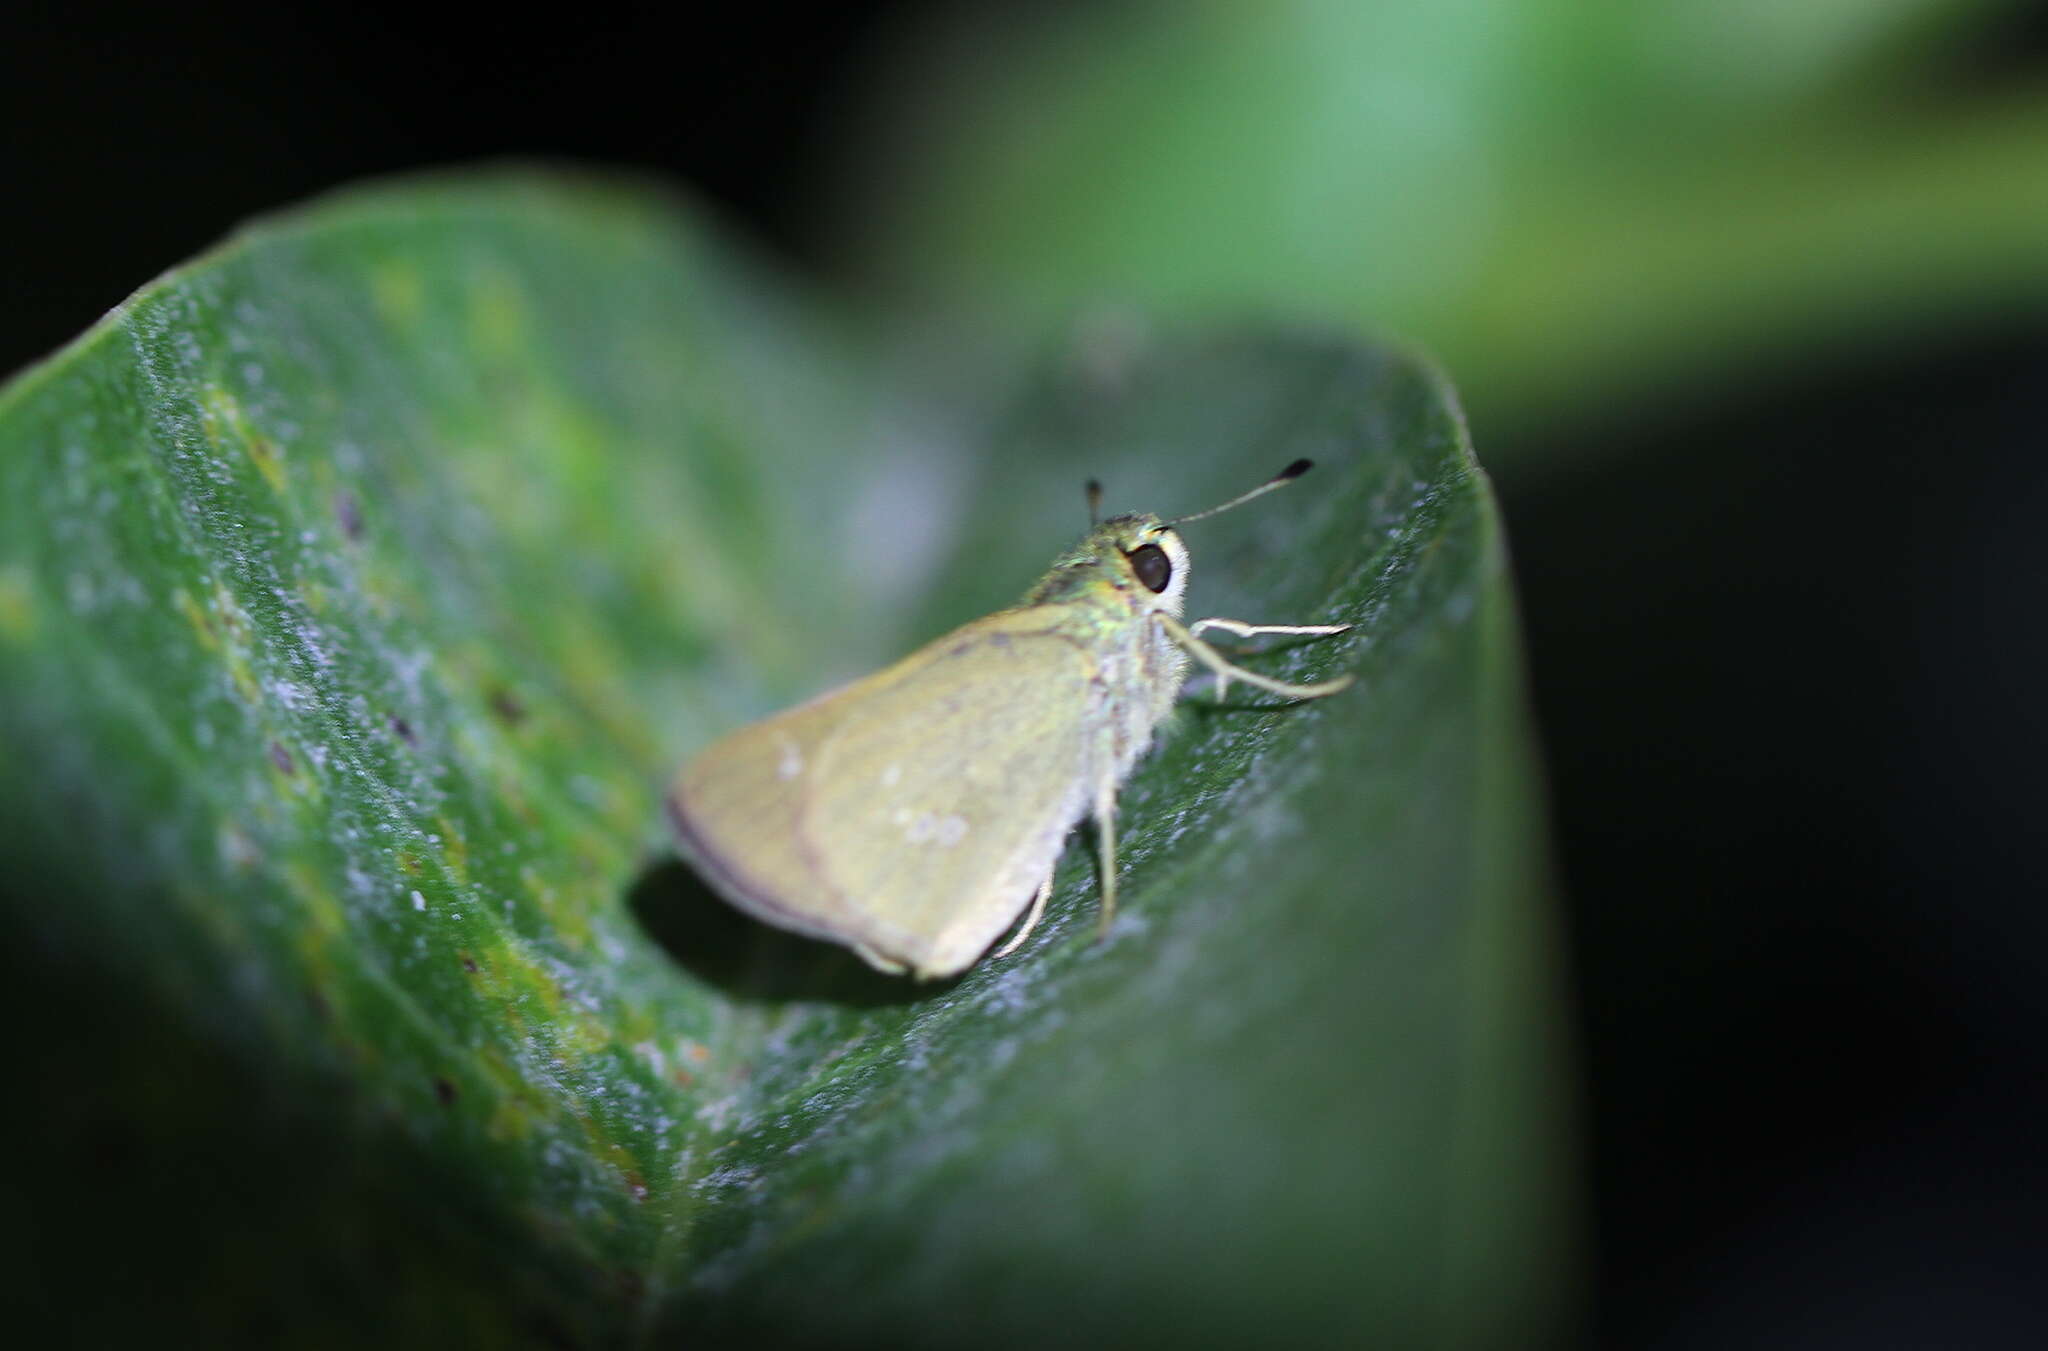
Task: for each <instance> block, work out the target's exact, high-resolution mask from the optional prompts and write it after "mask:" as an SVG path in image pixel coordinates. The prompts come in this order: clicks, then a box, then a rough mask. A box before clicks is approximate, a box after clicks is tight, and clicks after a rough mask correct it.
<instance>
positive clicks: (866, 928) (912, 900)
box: [670, 611, 1105, 977]
mask: <svg viewBox="0 0 2048 1351" xmlns="http://www.w3.org/2000/svg"><path fill="white" fill-rule="evenodd" d="M1104 698H1105V694H1104V690H1103V687H1102V686H1101V684H1100V683H1099V681H1098V679H1097V672H1096V670H1095V664H1094V662H1093V660H1092V659H1091V658H1090V657H1089V655H1088V653H1087V652H1086V651H1085V650H1084V649H1083V648H1082V647H1081V646H1080V645H1079V644H1077V643H1074V642H1072V641H1070V640H1069V639H1067V638H1065V637H1063V636H1061V635H1060V634H1058V633H1056V632H1053V631H1051V630H1050V629H1048V627H1047V619H1046V616H1045V615H1044V614H1043V613H1042V612H1040V613H1033V612H1030V611H1016V612H1006V613H1003V614H997V615H991V616H990V617H988V618H987V619H983V620H979V621H977V622H975V623H973V624H969V625H967V626H966V627H965V628H962V629H959V630H957V631H955V632H954V633H952V634H949V635H947V636H946V637H944V638H941V639H939V640H938V641H937V642H935V643H932V644H931V645H930V646H928V647H925V648H923V649H922V650H920V651H918V652H916V653H913V654H912V655H911V656H909V657H906V658H905V659H904V660H903V661H901V662H898V663H897V664H896V665H894V666H892V667H889V668H888V669H886V670H884V671H881V672H878V673H877V674H875V675H873V676H870V677H868V678H867V679H865V680H862V681H859V682H856V683H855V684H853V685H849V686H847V687H846V688H844V689H842V690H839V691H837V692H836V693H833V694H829V695H826V696H824V697H822V698H820V699H817V700H814V701H812V702H811V703H808V704H805V705H802V706H800V707H798V708H794V709H791V710H790V711H788V712H787V713H783V714H779V715H777V716H775V717H772V718H769V719H767V720H765V721H763V722H760V723H756V724H754V725H752V726H750V727H746V728H742V729H741V730H740V731H738V732H736V733H733V734H732V735H731V736H728V737H726V738H725V739H723V740H721V741H719V742H716V743H714V744H713V745H712V746H711V747H709V748H708V749H707V750H705V751H704V752H703V753H702V754H701V755H699V756H698V757H697V758H696V759H694V760H692V761H691V762H690V764H689V765H687V766H686V767H685V768H684V770H683V773H682V776H681V778H680V779H679V780H678V782H677V785H676V788H675V791H674V792H673V793H672V794H671V797H670V807H671V812H672V814H673V815H674V817H675V819H676V824H677V827H678V830H679V832H680V833H681V835H682V837H683V841H684V844H685V846H686V847H687V848H688V849H689V851H690V853H691V854H692V855H694V856H695V857H696V859H697V860H698V862H699V864H700V866H702V867H703V869H704V870H705V872H706V873H707V875H708V877H709V879H710V880H711V881H713V882H714V883H715V884H716V885H718V887H719V889H720V890H721V891H722V892H724V893H725V894H726V895H727V896H728V897H729V898H730V899H731V900H732V901H733V902H734V903H735V904H737V905H738V906H739V907H740V908H741V909H744V910H746V911H748V912H749V913H751V914H753V915H755V916H757V917H758V918H760V919H763V920H766V921H768V922H769V923H772V924H777V925H780V926H781V927H783V928H787V929H793V930H795V931H797V932H799V933H806V934H810V935H812V936H814V937H819V938H826V939H830V940H832V941H835V942H840V943H845V944H848V945H850V946H853V947H855V948H857V949H860V950H861V951H862V954H863V955H864V956H867V957H868V959H869V960H870V961H874V962H876V964H877V965H882V966H884V967H885V968H889V967H900V968H907V969H909V970H911V971H914V972H916V973H917V974H918V975H920V976H924V977H934V976H944V975H951V974H953V973H954V972H957V971H960V970H963V969H965V968H966V967H967V966H968V965H969V964H970V963H971V962H973V961H974V960H975V959H976V958H977V957H979V956H980V955H981V953H982V952H983V951H985V950H986V949H987V948H988V946H989V945H990V944H991V943H993V942H994V941H995V939H996V938H997V937H999V936H1000V935H1001V934H1002V932H1003V930H1004V929H1006V928H1008V927H1009V925H1010V924H1011V923H1012V922H1013V921H1014V920H1015V919H1016V917H1017V915H1018V914H1019V913H1020V912H1021V911H1022V910H1023V908H1024V906H1025V905H1026V903H1028V902H1029V900H1030V898H1031V894H1032V892H1033V891H1034V890H1035V889H1036V887H1037V886H1038V884H1039V883H1040V882H1041V881H1042V880H1043V879H1044V877H1045V875H1046V874H1047V873H1048V872H1049V871H1050V870H1051V868H1052V865H1053V863H1054V861H1055V860H1057V858H1058V857H1059V853H1060V850H1061V848H1062V846H1063V843H1064V841H1065V837H1066V834H1067V831H1068V830H1069V829H1071V828H1072V826H1073V824H1074V823H1075V821H1077V820H1078V819H1079V818H1080V816H1081V815H1082V814H1083V812H1084V811H1085V810H1086V806H1087V804H1088V802H1089V801H1090V800H1091V798H1090V795H1091V792H1092V789H1093V778H1092V774H1093V772H1094V770H1095V768H1096V761H1097V759H1098V758H1099V757H1098V755H1097V753H1096V748H1095V746H1094V745H1093V744H1092V738H1091V735H1090V730H1089V729H1090V728H1094V727H1100V726H1101V725H1102V720H1101V718H1100V717H1099V716H1096V715H1098V714H1099V712H1100V709H1101V705H1102V703H1103V700H1104Z"/></svg>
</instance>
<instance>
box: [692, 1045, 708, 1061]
mask: <svg viewBox="0 0 2048 1351" xmlns="http://www.w3.org/2000/svg"><path fill="white" fill-rule="evenodd" d="M690 1059H692V1060H694V1061H696V1062H697V1063H698V1064H700V1065H701V1064H703V1063H704V1062H705V1061H707V1060H709V1059H711V1048H710V1047H709V1046H706V1045H705V1044H704V1043H703V1042H701V1041H693V1042H691V1043H690Z"/></svg>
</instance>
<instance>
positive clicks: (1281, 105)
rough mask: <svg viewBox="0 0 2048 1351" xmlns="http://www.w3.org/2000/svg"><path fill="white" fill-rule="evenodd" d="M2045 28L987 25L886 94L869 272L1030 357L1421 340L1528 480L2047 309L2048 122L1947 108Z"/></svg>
mask: <svg viewBox="0 0 2048 1351" xmlns="http://www.w3.org/2000/svg"><path fill="white" fill-rule="evenodd" d="M2011 12H2012V11H2011V10H2010V9H2009V8H2008V7H2005V6H1996V5H1988V4H1985V3H1978V2H1975V0H1966V2H1963V3H1958V2H1956V0H1869V2H1867V3H1801V4H1774V3H1762V2H1761V0H1755V2H1745V3H1736V4H1714V5H1686V4H1657V5H1645V4H1636V3H1627V2H1626V0H1614V2H1611V3H1593V4H1586V3H1575V2H1572V0H1466V2H1465V3H1446V4H1432V5H1377V4H1371V5H1368V4H1348V3H1334V2H1333V3H1296V4H1286V5H1251V4H1236V3H1225V2H1223V0H1215V2H1212V3H1196V4H1175V5H1161V4H1137V3H1129V4H1121V5H1089V6H1073V7H1065V8H1060V9H1055V10H1051V11H1042V10H1041V11H1032V14H1031V17H1029V18H1025V17H1021V16H1020V15H1019V14H1017V13H1016V12H1014V11H1010V12H1005V14H1004V16H1003V17H1002V18H997V17H996V15H995V13H994V11H992V10H987V9H978V10H972V11H969V13H970V14H971V16H972V17H970V18H966V19H956V20H955V21H954V22H952V23H950V24H947V25H943V26H941V25H933V26H932V28H931V29H930V30H928V31H925V32H923V33H920V34H918V35H917V37H916V40H914V41H906V42H903V43H901V44H900V47H899V50H900V51H901V53H902V55H901V57H900V59H899V60H897V61H896V62H894V63H885V64H884V65H883V66H882V67H881V68H880V72H881V73H880V74H879V75H878V77H877V79H876V81H875V91H876V93H875V97H873V98H872V99H871V100H870V103H869V107H870V108H871V110H872V111H871V113H870V115H869V116H868V118H867V121H866V123H865V125H866V126H867V128H868V130H867V134H866V136H865V138H864V141H863V143H862V144H861V146H860V147H859V148H858V149H857V150H856V152H855V153H852V154H849V155H848V156H847V157H846V158H845V160H844V163H845V164H846V165H848V166H849V169H848V171H847V172H846V173H845V174H844V175H843V178H842V192H843V200H844V201H845V202H846V204H847V215H848V216H849V217H850V218H851V219H852V220H853V221H855V222H856V225H855V228H853V229H851V230H845V231H842V232H840V233H839V235H838V236H837V238H838V240H839V242H840V243H841V244H842V245H844V246H845V247H846V248H848V249H849V250H850V254H849V256H848V258H847V262H848V263H849V264H850V265H851V266H852V267H853V268H854V269H855V270H856V271H857V273H858V275H860V276H862V277H864V278H866V279H867V281H868V282H869V283H870V284H872V285H874V286H876V287H877V288H879V289H880V291H881V292H882V293H883V294H886V295H888V296H889V297H890V298H891V299H892V300H897V301H900V300H903V299H904V298H906V297H908V298H910V299H911V300H912V301H913V306H914V308H922V309H924V310H925V311H926V312H931V311H932V310H934V309H935V310H937V311H938V312H940V313H946V314H950V315H954V316H958V315H961V314H967V315H978V316H981V317H984V318H988V317H998V318H999V320H1000V322H1001V323H1002V324H1004V325H1009V326H1013V327H1014V328H1016V329H1019V330H1021V331H1023V332H1027V333H1028V332H1031V331H1035V330H1037V329H1038V328H1040V327H1041V326H1042V325H1044V324H1046V323H1056V322H1060V321H1062V320H1063V319H1064V318H1065V317H1067V316H1070V315H1072V314H1073V313H1074V312H1075V311H1076V309H1077V308H1078V307H1083V306H1099V305H1101V304H1103V303H1104V302H1110V303H1115V302H1127V303H1129V304H1131V305H1132V306H1134V307H1135V308H1137V309H1138V310H1140V311H1141V312H1146V313H1154V314H1174V315H1178V314H1185V313H1190V312H1192V313H1195V314H1204V313H1231V312H1241V311H1243V310H1244V309H1246V308H1252V309H1255V310H1259V311H1264V312H1275V313H1283V314H1288V315H1292V316H1306V317H1322V318H1326V319H1329V320H1334V321H1339V322H1342V323H1345V324H1347V325H1350V326H1354V327H1356V326H1365V327H1367V328H1369V329H1372V330H1385V331H1390V332H1395V333H1399V334H1401V335H1403V336H1404V337H1408V338H1412V339H1416V340H1419V341H1420V342H1422V343H1423V344H1424V345H1425V346H1426V347H1428V348H1429V349H1430V350H1432V351H1433V352H1435V353H1436V354H1437V355H1438V356H1439V357H1440V358H1441V359H1442V360H1443V361H1444V363H1445V365H1446V366H1447V367H1448V369H1450V370H1451V371H1453V372H1455V373H1456V375H1457V378H1458V381H1459V386H1460V389H1461V390H1462V391H1463V392H1464V395H1465V398H1466V401H1467V404H1468V407H1469V409H1470V411H1471V413H1472V416H1473V420H1474V426H1475V428H1477V429H1479V431H1480V434H1481V444H1482V445H1487V446H1490V447H1491V449H1492V452H1493V454H1492V455H1491V457H1490V462H1491V463H1493V464H1494V465H1495V466H1496V467H1497V468H1503V467H1504V468H1506V469H1507V470H1508V472H1510V473H1513V472H1515V470H1516V469H1517V468H1519V467H1520V466H1518V465H1515V464H1513V463H1512V461H1513V460H1514V458H1515V455H1516V453H1517V451H1518V449H1519V448H1520V447H1521V446H1522V445H1525V444H1528V443H1529V442H1530V441H1531V439H1532V438H1531V436H1530V433H1531V432H1535V433H1536V434H1537V436H1538V437H1540V439H1542V440H1543V441H1545V442H1546V443H1549V444H1561V443H1563V441H1564V439H1565V438H1566V437H1568V436H1569V435H1570V433H1571V432H1572V431H1573V430H1574V429H1575V428H1577V427H1579V426H1580V425H1583V424H1584V423H1585V422H1586V421H1587V420H1588V419H1592V418H1599V419H1610V418H1611V417H1612V416H1613V414H1614V413H1615V411H1616V409H1617V406H1618V405H1627V404H1630V403H1633V402H1636V401H1645V400H1659V399H1664V398H1668V397H1672V396H1674V395H1683V394H1684V392H1685V391H1689V390H1690V391H1700V390H1703V389H1708V388H1711V387H1713V386H1715V385H1717V384H1721V383H1724V382H1726V381H1727V380H1729V379H1731V378H1736V377H1740V376H1743V375H1745V374H1755V373H1759V372H1763V371H1769V370H1773V369H1776V368H1779V367H1781V366H1783V365H1785V364H1787V363H1800V362H1805V363H1825V362H1827V361H1828V360H1829V359H1830V358H1831V357H1835V358H1838V357H1839V356H1841V355H1842V354H1844V353H1846V352H1852V351H1855V350H1858V349H1864V348H1867V346H1868V345H1869V344H1871V343H1872V342H1876V341H1882V340H1883V339H1884V338H1885V337H1886V336H1887V335H1890V334H1894V333H1897V332H1899V331H1901V330H1909V329H1911V328H1913V327H1914V326H1916V325H1920V324H1924V323H1926V322H1930V321H1932V322H1942V321H1947V320H1954V319H1958V318H1962V317H1965V316H1968V315H1983V314H1988V313H1994V312H1999V311H2006V312H2010V311H2012V310H2013V309H2014V308H2015V307H2026V306H2034V305H2038V304H2040V303H2041V302H2042V301H2043V300H2044V299H2048V174H2044V173H2043V172H2041V166H2042V165H2043V164H2048V94H2044V92H2043V91H2039V90H2020V91H2012V92H2005V91H1993V92H1991V93H1988V94H1987V93H1983V92H1981V91H1980V92H1975V93H1971V94H1970V95H1968V96H1967V97H1963V96H1959V95H1955V94H1953V93H1952V92H1951V91H1949V90H1947V89H1946V88H1944V79H1943V76H1944V71H1945V69H1946V68H1947V67H1948V65H1949V64H1950V63H1951V62H1952V61H1953V59H1954V53H1956V52H1957V51H1958V50H1963V49H1964V48H1965V41H1966V40H1967V39H1973V38H1977V39H1981V36H1982V34H1983V32H1984V31H1985V29H1986V27H1987V25H1989V24H1993V23H1995V22H1999V21H2003V16H2004V15H2006V14H2009V13H2011ZM1951 73H1952V72H1951ZM1980 83H1981V82H1980ZM1545 433H1548V434H1547V435H1546V434H1545ZM1504 458H1505V459H1506V460H1508V461H1510V463H1508V464H1506V465H1503V464H1502V460H1503V459H1504Z"/></svg>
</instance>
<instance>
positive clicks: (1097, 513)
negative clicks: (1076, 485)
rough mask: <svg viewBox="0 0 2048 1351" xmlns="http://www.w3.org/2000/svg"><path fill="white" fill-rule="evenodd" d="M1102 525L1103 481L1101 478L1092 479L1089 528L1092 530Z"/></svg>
mask: <svg viewBox="0 0 2048 1351" xmlns="http://www.w3.org/2000/svg"><path fill="white" fill-rule="evenodd" d="M1101 524H1102V480H1101V479H1099V478H1091V479H1089V480H1088V528H1089V529H1091V530H1092V529H1094V528H1095V527H1096V526H1098V525H1101Z"/></svg>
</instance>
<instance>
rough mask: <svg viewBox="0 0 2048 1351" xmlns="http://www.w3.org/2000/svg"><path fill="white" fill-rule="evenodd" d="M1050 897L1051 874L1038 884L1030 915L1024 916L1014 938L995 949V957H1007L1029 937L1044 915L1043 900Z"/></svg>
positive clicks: (1032, 899)
mask: <svg viewBox="0 0 2048 1351" xmlns="http://www.w3.org/2000/svg"><path fill="white" fill-rule="evenodd" d="M1050 895H1052V874H1051V873H1047V874H1046V875H1045V880H1044V881H1043V882H1041V883H1039V884H1038V894H1037V895H1036V896H1033V897H1032V898H1031V913H1030V914H1028V915H1026V916H1024V925H1023V927H1022V928H1020V929H1018V930H1017V935H1016V937H1014V938H1012V939H1011V940H1010V941H1009V942H1007V943H1005V944H1003V945H1002V946H1001V947H999V948H997V949H996V951H995V955H996V956H998V957H1007V956H1009V955H1010V954H1011V953H1013V952H1015V951H1016V950H1017V948H1018V946H1019V945H1021V944H1022V943H1023V942H1024V940H1025V939H1027V938H1029V937H1030V936H1031V931H1032V930H1033V929H1035V928H1037V927H1038V920H1039V917H1040V916H1041V915H1043V914H1044V913H1045V898H1046V897H1048V896H1050Z"/></svg>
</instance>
